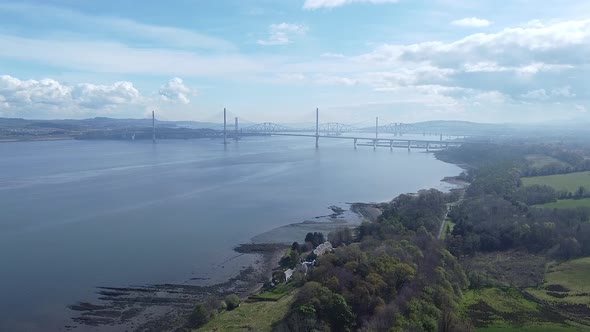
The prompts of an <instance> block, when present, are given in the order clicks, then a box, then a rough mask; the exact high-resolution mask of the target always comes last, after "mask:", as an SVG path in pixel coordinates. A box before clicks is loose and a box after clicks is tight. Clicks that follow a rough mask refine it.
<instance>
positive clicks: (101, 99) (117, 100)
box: [72, 82, 141, 109]
mask: <svg viewBox="0 0 590 332" xmlns="http://www.w3.org/2000/svg"><path fill="white" fill-rule="evenodd" d="M140 99H141V95H140V93H139V91H138V90H137V89H136V88H135V87H134V86H133V83H131V82H116V83H114V84H113V85H94V84H90V83H81V84H78V85H76V86H75V87H74V88H73V89H72V100H73V102H74V103H76V104H77V105H80V106H82V107H87V108H93V109H104V108H109V107H112V106H116V105H121V104H135V103H138V102H140Z"/></svg>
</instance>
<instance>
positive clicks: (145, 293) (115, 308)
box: [65, 177, 464, 331]
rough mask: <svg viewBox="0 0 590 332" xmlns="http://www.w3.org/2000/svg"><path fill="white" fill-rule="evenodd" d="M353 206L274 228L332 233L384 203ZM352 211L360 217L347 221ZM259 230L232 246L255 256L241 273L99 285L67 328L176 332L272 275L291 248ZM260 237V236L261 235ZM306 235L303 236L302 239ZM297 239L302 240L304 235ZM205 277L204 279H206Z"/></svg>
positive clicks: (371, 215) (374, 213)
mask: <svg viewBox="0 0 590 332" xmlns="http://www.w3.org/2000/svg"><path fill="white" fill-rule="evenodd" d="M442 181H445V182H448V183H450V184H453V185H455V186H457V187H459V188H461V187H463V185H464V183H459V182H462V181H460V180H458V179H456V178H455V177H447V178H445V179H443V180H442ZM348 204H349V206H350V207H349V209H348V210H345V209H343V208H341V207H338V206H331V207H329V208H330V209H331V210H332V211H333V213H332V214H330V215H326V216H319V217H316V218H315V219H323V220H324V221H309V220H308V221H303V222H301V223H296V224H289V225H286V226H283V227H279V228H277V229H276V230H280V231H282V232H287V233H289V234H291V235H295V236H294V237H297V238H298V237H299V236H300V235H301V234H304V233H305V232H308V231H322V232H326V233H327V232H330V231H332V230H335V229H338V228H342V227H354V226H357V225H359V224H360V222H362V221H368V222H375V221H376V220H377V219H378V218H379V216H380V215H381V213H382V212H383V204H384V203H348ZM347 212H350V213H352V214H354V215H355V216H356V217H357V218H358V220H347V219H349V218H350V216H347V215H346V213H347ZM262 235H265V234H264V233H263V234H260V235H259V236H258V237H255V238H253V242H252V243H249V244H242V245H239V246H237V247H236V248H234V251H235V252H237V253H239V254H241V255H257V256H258V257H257V259H256V261H255V262H254V264H252V265H251V266H248V267H246V268H244V269H242V270H241V271H240V272H239V274H238V275H237V276H235V277H233V278H231V279H229V280H227V281H226V282H223V283H219V284H214V285H210V286H196V285H190V284H189V283H190V281H191V280H203V278H191V279H190V280H188V281H187V282H186V283H184V284H156V285H146V286H139V287H98V288H97V294H98V295H99V297H98V300H99V301H100V304H94V303H87V302H79V303H76V304H73V305H70V306H68V308H69V309H71V310H72V311H74V312H75V313H76V315H75V317H74V318H73V322H74V323H75V325H73V324H72V325H68V326H66V327H65V329H66V330H68V331H69V330H74V329H75V330H84V329H85V327H97V328H99V329H100V330H105V331H109V330H117V331H118V330H125V331H176V330H178V329H180V328H182V327H183V326H184V325H185V323H186V317H187V316H188V315H189V314H190V312H191V311H192V309H193V308H194V306H195V304H196V303H198V302H202V301H204V300H207V299H208V298H211V297H217V298H221V297H224V296H226V295H228V294H231V293H235V294H237V295H238V296H240V297H241V298H246V297H248V296H250V295H251V294H253V293H255V292H257V291H259V290H260V288H261V287H262V285H263V283H264V282H265V281H267V280H269V278H270V276H271V275H272V271H273V270H274V269H275V268H276V267H277V266H278V262H279V260H280V259H281V257H282V256H283V255H284V253H285V250H286V249H287V248H288V247H289V245H288V244H287V243H273V242H272V241H268V240H269V239H272V238H273V234H267V236H266V237H264V236H262ZM260 236H262V237H260ZM301 239H302V238H301ZM301 239H299V240H301ZM205 279H206V278H205Z"/></svg>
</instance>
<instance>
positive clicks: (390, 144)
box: [389, 140, 393, 151]
mask: <svg viewBox="0 0 590 332" xmlns="http://www.w3.org/2000/svg"><path fill="white" fill-rule="evenodd" d="M389 150H390V151H393V140H391V141H389Z"/></svg>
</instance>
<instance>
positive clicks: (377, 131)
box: [375, 117, 379, 138]
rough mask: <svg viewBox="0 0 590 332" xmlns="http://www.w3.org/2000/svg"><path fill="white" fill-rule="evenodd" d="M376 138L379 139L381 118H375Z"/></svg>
mask: <svg viewBox="0 0 590 332" xmlns="http://www.w3.org/2000/svg"><path fill="white" fill-rule="evenodd" d="M375 138H379V117H376V118H375Z"/></svg>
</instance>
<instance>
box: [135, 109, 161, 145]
mask: <svg viewBox="0 0 590 332" xmlns="http://www.w3.org/2000/svg"><path fill="white" fill-rule="evenodd" d="M133 138H134V139H135V135H133ZM152 142H153V143H156V112H155V111H152Z"/></svg>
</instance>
